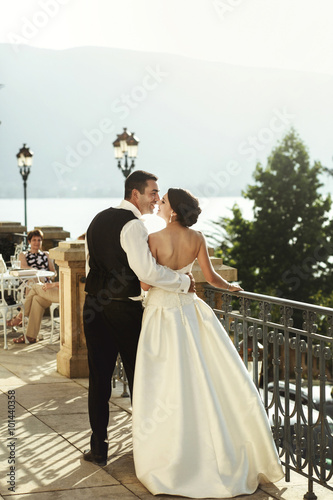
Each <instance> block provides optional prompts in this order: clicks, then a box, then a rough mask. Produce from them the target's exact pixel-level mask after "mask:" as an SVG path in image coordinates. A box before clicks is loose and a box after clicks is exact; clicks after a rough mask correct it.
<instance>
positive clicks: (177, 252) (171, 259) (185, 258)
mask: <svg viewBox="0 0 333 500" xmlns="http://www.w3.org/2000/svg"><path fill="white" fill-rule="evenodd" d="M202 241H203V236H202V234H201V233H198V232H197V231H194V230H193V229H189V228H188V227H183V226H181V225H180V224H170V225H169V226H167V227H166V228H165V229H163V230H162V231H158V232H157V233H153V234H151V235H150V236H149V239H148V242H149V247H150V250H151V252H152V254H153V256H154V257H155V259H156V261H157V262H158V263H159V264H161V265H162V266H168V267H170V268H171V269H182V268H183V267H185V266H187V265H188V264H190V263H191V262H193V261H194V259H195V258H196V257H197V255H198V252H199V249H200V246H201V244H202Z"/></svg>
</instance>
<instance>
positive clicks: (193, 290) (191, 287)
mask: <svg viewBox="0 0 333 500" xmlns="http://www.w3.org/2000/svg"><path fill="white" fill-rule="evenodd" d="M187 275H188V276H189V278H190V280H191V285H190V288H189V289H188V292H187V293H195V292H196V288H195V280H194V278H193V274H192V273H187Z"/></svg>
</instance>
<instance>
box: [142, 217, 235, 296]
mask: <svg viewBox="0 0 333 500" xmlns="http://www.w3.org/2000/svg"><path fill="white" fill-rule="evenodd" d="M148 243H149V247H150V250H151V253H152V254H153V256H154V257H155V259H156V261H157V262H158V263H159V264H161V265H162V266H167V267H170V268H171V269H174V270H178V269H182V268H183V267H185V266H187V265H188V264H191V263H192V262H193V261H194V260H195V259H196V258H197V259H198V263H199V266H200V267H201V270H202V272H203V274H204V276H205V279H206V280H207V282H208V283H210V284H211V285H213V286H216V287H218V288H228V289H229V290H242V288H240V287H239V286H238V285H231V284H230V283H228V282H227V281H226V280H225V279H223V278H222V277H221V276H219V275H218V274H217V273H216V272H215V270H214V268H213V266H212V264H211V261H210V258H209V255H208V250H207V245H206V240H205V238H204V236H203V234H201V233H200V232H198V231H194V230H193V229H190V228H188V227H184V226H182V225H181V224H179V223H178V222H175V223H172V224H168V226H167V227H166V228H165V229H162V231H158V232H157V233H152V234H151V235H150V236H149V238H148ZM142 287H143V289H144V290H148V289H149V286H148V285H145V284H143V283H142Z"/></svg>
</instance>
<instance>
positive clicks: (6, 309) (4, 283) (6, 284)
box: [0, 274, 26, 349]
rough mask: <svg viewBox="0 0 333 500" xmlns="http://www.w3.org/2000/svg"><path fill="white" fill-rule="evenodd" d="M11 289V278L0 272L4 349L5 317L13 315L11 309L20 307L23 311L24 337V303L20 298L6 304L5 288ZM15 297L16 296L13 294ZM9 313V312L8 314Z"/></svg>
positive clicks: (5, 338) (0, 311)
mask: <svg viewBox="0 0 333 500" xmlns="http://www.w3.org/2000/svg"><path fill="white" fill-rule="evenodd" d="M12 289H13V282H12V280H8V279H6V277H5V276H4V275H3V274H0V292H1V297H0V323H3V333H4V346H3V347H4V349H8V344H7V319H10V318H12V317H13V311H14V310H15V311H16V309H17V308H18V307H20V308H21V309H22V313H23V320H22V326H23V335H24V337H25V328H24V303H23V301H22V300H19V301H17V302H16V303H15V304H8V303H7V302H6V299H5V290H6V291H9V292H11V290H12ZM15 298H17V296H15ZM9 313H10V314H9ZM25 338H26V337H25Z"/></svg>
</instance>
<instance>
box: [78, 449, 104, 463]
mask: <svg viewBox="0 0 333 500" xmlns="http://www.w3.org/2000/svg"><path fill="white" fill-rule="evenodd" d="M83 460H86V462H92V463H93V464H95V465H99V466H100V467H104V466H105V465H106V463H107V457H102V456H101V455H95V454H94V453H93V452H92V451H91V450H85V451H84V452H83Z"/></svg>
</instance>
